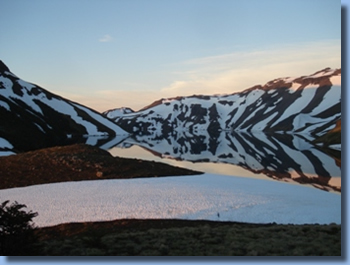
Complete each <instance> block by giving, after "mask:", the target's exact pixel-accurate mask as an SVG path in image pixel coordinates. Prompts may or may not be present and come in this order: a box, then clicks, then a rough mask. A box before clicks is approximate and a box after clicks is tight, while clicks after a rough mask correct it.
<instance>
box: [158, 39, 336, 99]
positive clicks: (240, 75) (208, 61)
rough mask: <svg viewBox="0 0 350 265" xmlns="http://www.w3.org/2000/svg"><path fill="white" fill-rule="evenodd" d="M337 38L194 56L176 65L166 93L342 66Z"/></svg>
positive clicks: (226, 88) (211, 89)
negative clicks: (215, 54)
mask: <svg viewBox="0 0 350 265" xmlns="http://www.w3.org/2000/svg"><path fill="white" fill-rule="evenodd" d="M340 47H341V46H340V41H338V40H335V41H333V40H331V41H323V42H314V43H302V44H298V45H289V46H285V47H278V48H276V49H262V50H258V51H244V52H235V53H230V54H223V55H217V56H211V57H204V58H196V59H192V60H188V61H185V62H182V63H181V64H179V66H178V69H177V71H176V73H174V75H175V80H174V81H173V82H172V83H171V84H169V85H168V86H166V87H163V89H162V91H161V92H162V93H164V94H166V95H167V96H177V95H182V96H188V95H193V94H227V93H234V92H237V91H242V90H244V89H247V88H249V87H252V86H254V85H257V84H262V85H263V84H265V83H266V82H268V81H270V80H272V79H275V78H278V77H288V76H295V77H297V76H300V75H307V74H312V73H313V72H316V71H318V70H321V69H323V68H325V67H331V68H338V67H341V65H340V62H341V54H340Z"/></svg>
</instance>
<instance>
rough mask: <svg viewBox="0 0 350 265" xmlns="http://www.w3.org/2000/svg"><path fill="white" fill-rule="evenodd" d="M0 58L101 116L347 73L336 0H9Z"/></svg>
mask: <svg viewBox="0 0 350 265" xmlns="http://www.w3.org/2000/svg"><path fill="white" fill-rule="evenodd" d="M0 10H1V11H0V12H1V15H0V25H1V27H0V59H1V60H2V61H3V62H4V63H5V64H6V65H7V66H8V67H9V68H10V70H11V71H12V72H13V73H14V74H16V75H17V76H19V77H20V78H22V79H24V80H26V81H28V82H31V83H35V84H38V85H39V86H41V87H43V88H45V89H47V90H49V91H51V92H53V93H56V94H59V95H61V96H63V97H66V98H68V99H71V100H73V101H77V102H79V103H81V104H84V105H86V106H89V107H91V108H93V109H95V110H97V111H100V112H102V111H105V110H108V109H113V108H118V107H131V108H133V109H134V110H138V109H141V108H142V107H144V106H146V105H149V104H150V103H152V102H153V101H155V100H158V99H160V98H168V97H175V96H189V95H193V94H206V95H213V94H229V93H234V92H238V91H242V90H244V89H247V88H249V87H252V86H254V85H257V84H265V83H267V82H268V81H270V80H272V79H275V78H279V77H288V76H301V75H309V74H312V73H314V72H316V71H318V70H321V69H324V68H326V67H331V68H340V67H341V2H340V1H337V0H293V1H286V0H176V1H175V0H50V1H47V0H32V1H26V0H0Z"/></svg>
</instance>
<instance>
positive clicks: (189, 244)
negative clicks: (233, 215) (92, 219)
mask: <svg viewBox="0 0 350 265" xmlns="http://www.w3.org/2000/svg"><path fill="white" fill-rule="evenodd" d="M37 236H38V237H39V238H40V242H39V243H37V244H36V245H35V247H36V249H35V250H33V254H36V255H79V256H85V255H88V256H89V255H93V256H96V255H103V256H109V255H111V256H138V255H139V256H161V255H166V256H340V255H341V226H340V225H335V224H331V225H278V224H247V223H234V222H213V221H188V220H164V219H163V220H131V219H129V220H116V221H112V222H101V223H80V224H62V225H58V226H55V227H49V228H42V229H40V230H38V231H37Z"/></svg>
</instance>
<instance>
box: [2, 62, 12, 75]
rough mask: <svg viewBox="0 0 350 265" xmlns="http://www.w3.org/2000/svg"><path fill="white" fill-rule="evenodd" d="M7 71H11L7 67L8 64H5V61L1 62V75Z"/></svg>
mask: <svg viewBox="0 0 350 265" xmlns="http://www.w3.org/2000/svg"><path fill="white" fill-rule="evenodd" d="M5 71H8V72H10V69H9V68H8V67H7V66H6V64H4V63H3V61H1V60H0V73H3V72H5Z"/></svg>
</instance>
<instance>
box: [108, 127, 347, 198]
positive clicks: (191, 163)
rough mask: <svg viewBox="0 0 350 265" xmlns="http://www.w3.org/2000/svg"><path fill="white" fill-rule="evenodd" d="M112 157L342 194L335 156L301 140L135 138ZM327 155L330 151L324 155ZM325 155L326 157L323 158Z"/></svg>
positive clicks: (263, 136) (237, 136)
mask: <svg viewBox="0 0 350 265" xmlns="http://www.w3.org/2000/svg"><path fill="white" fill-rule="evenodd" d="M109 151H110V153H111V154H112V155H113V156H121V157H130V158H139V159H146V160H154V161H161V162H165V163H168V164H172V165H176V166H181V167H185V168H191V169H195V170H200V171H204V172H206V173H215V174H224V175H235V176H246V177H253V178H263V179H276V180H282V181H286V182H291V183H301V184H308V185H312V186H314V187H316V188H320V189H323V190H328V191H337V192H340V190H341V168H340V165H341V160H340V152H339V151H336V150H332V154H333V155H332V156H331V155H329V154H327V153H326V152H327V150H325V149H323V148H320V147H319V146H316V145H314V144H312V142H311V139H309V138H308V136H306V135H293V134H264V133H254V134H252V133H234V134H229V133H226V132H221V133H220V134H219V135H217V136H216V137H212V135H211V136H209V135H208V137H206V136H205V135H194V134H190V133H187V134H186V133H184V134H182V135H181V136H178V135H177V137H167V138H165V137H162V136H159V135H153V134H150V135H141V136H139V135H134V136H130V137H128V138H126V139H124V140H121V141H119V143H118V144H117V145H115V146H114V147H113V148H112V147H111V148H110V149H109ZM328 151H329V150H328ZM328 153H329V152H328Z"/></svg>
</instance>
